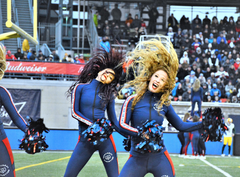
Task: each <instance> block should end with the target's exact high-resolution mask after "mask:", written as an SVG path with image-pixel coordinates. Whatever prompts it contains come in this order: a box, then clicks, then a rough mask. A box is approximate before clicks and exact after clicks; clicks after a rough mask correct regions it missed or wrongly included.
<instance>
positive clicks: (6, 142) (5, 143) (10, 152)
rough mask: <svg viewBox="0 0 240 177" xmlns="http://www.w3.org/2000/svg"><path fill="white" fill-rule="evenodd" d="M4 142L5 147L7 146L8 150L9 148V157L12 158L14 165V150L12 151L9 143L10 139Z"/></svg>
mask: <svg viewBox="0 0 240 177" xmlns="http://www.w3.org/2000/svg"><path fill="white" fill-rule="evenodd" d="M2 141H3V143H4V145H5V146H6V148H7V151H8V155H9V157H10V159H11V164H13V162H14V160H13V154H12V149H11V146H10V143H9V141H8V138H5V139H3V140H2Z"/></svg>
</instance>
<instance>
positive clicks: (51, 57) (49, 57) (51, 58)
mask: <svg viewBox="0 0 240 177" xmlns="http://www.w3.org/2000/svg"><path fill="white" fill-rule="evenodd" d="M64 60H66V59H65V58H64V59H63V60H62V62H64ZM48 61H50V62H53V61H54V60H53V55H49V56H48Z"/></svg>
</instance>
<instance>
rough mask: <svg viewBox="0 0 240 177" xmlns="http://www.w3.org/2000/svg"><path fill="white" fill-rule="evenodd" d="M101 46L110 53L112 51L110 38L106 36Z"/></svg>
mask: <svg viewBox="0 0 240 177" xmlns="http://www.w3.org/2000/svg"><path fill="white" fill-rule="evenodd" d="M100 46H101V47H102V48H103V49H104V50H106V51H107V52H110V49H111V45H110V42H109V38H108V37H107V36H104V37H103V38H102V41H101V42H100Z"/></svg>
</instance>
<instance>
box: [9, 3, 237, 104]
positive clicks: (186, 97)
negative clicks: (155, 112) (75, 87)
mask: <svg viewBox="0 0 240 177" xmlns="http://www.w3.org/2000/svg"><path fill="white" fill-rule="evenodd" d="M148 10H149V11H148V15H149V24H148V26H146V23H145V22H144V20H143V18H140V17H139V16H138V14H135V16H134V18H132V14H131V13H129V14H128V16H127V19H126V20H125V21H124V22H123V21H120V19H121V16H122V12H121V10H120V9H119V8H118V4H115V8H114V9H112V11H111V12H109V11H108V10H107V9H106V7H99V9H98V11H97V12H96V13H95V14H94V15H93V21H94V23H95V25H96V29H97V32H98V35H99V36H100V37H101V39H102V40H101V42H100V46H102V47H103V48H104V49H105V50H109V49H110V48H111V47H112V44H114V43H115V44H123V40H124V39H125V41H127V44H128V50H132V49H133V48H134V47H135V46H136V44H137V43H138V41H139V37H140V36H141V35H144V34H157V32H156V24H157V23H156V21H157V18H158V17H159V13H158V11H157V9H156V7H148ZM99 15H100V16H99ZM110 15H111V16H112V19H113V20H112V21H110V20H109V18H110ZM165 34H166V35H167V36H169V37H170V39H171V42H172V43H173V45H174V48H175V49H176V50H177V51H178V52H177V53H178V58H179V70H178V74H177V78H176V87H175V88H174V89H173V92H172V95H171V96H172V100H175V101H190V100H191V87H192V84H193V83H194V81H195V79H196V78H198V79H199V80H200V82H201V86H202V87H203V95H204V97H203V101H205V102H232V103H239V102H240V17H238V19H237V20H236V21H235V20H234V18H233V17H232V16H231V17H229V18H228V17H227V16H225V17H224V18H223V19H218V18H217V17H216V16H214V17H213V18H212V19H209V18H208V16H207V15H206V17H205V18H204V19H200V18H199V16H198V15H197V16H196V17H195V18H194V19H193V20H192V21H191V22H190V20H189V18H188V17H185V15H183V16H182V18H181V19H180V21H179V22H178V20H176V18H175V17H174V15H173V14H171V16H170V17H169V18H168V29H167V31H166V33H165ZM6 59H7V60H17V59H22V60H32V61H48V62H51V61H54V62H70V63H86V62H87V61H85V60H84V58H83V55H79V56H78V55H76V56H75V57H72V56H71V55H67V54H66V55H65V56H64V58H62V59H60V58H59V56H58V55H57V54H56V51H55V50H53V51H52V53H51V55H49V56H44V55H43V53H42V51H41V50H39V51H38V55H36V51H35V50H31V49H30V50H29V51H28V52H24V53H21V49H20V48H18V49H17V53H15V54H14V55H13V54H12V53H11V51H8V52H7V55H6ZM124 80H127V79H126V78H125V79H124ZM123 84H124V81H123V82H122V83H121V85H122V86H123ZM131 93H135V92H134V91H132V92H131ZM127 95H130V94H127Z"/></svg>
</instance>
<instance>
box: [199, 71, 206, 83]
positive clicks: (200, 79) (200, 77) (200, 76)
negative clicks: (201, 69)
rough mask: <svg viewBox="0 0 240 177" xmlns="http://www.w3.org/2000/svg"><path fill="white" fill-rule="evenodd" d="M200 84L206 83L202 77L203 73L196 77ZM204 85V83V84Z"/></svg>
mask: <svg viewBox="0 0 240 177" xmlns="http://www.w3.org/2000/svg"><path fill="white" fill-rule="evenodd" d="M198 79H199V81H200V83H201V85H203V84H205V83H206V78H205V77H204V75H203V73H201V74H200V75H199V77H198ZM205 85H206V84H205Z"/></svg>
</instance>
